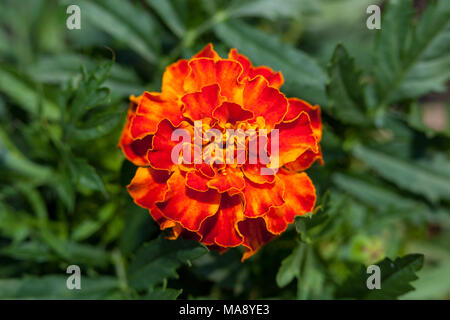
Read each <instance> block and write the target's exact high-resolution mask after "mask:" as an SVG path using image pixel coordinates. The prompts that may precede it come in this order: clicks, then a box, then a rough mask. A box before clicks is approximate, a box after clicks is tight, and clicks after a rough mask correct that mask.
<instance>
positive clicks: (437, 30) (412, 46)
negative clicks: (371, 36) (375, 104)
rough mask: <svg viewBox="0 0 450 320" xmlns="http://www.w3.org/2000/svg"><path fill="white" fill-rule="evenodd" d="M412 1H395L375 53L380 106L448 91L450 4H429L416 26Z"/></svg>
mask: <svg viewBox="0 0 450 320" xmlns="http://www.w3.org/2000/svg"><path fill="white" fill-rule="evenodd" d="M412 3H413V1H411V0H392V1H389V2H388V3H387V8H386V10H385V12H384V13H383V16H382V22H381V30H380V33H379V36H378V39H377V46H376V49H375V60H376V68H375V75H376V81H377V87H378V94H379V100H380V104H381V105H383V104H388V103H391V102H394V101H398V100H401V99H406V98H416V97H420V96H422V95H424V94H426V93H428V92H430V91H443V90H445V88H446V86H445V83H446V81H447V80H448V79H449V78H450V55H449V54H448V53H449V51H450V2H449V1H429V2H428V3H427V6H426V8H425V10H424V12H423V13H422V14H421V16H420V19H419V20H418V22H417V23H415V24H414V22H413V20H414V10H413V6H412Z"/></svg>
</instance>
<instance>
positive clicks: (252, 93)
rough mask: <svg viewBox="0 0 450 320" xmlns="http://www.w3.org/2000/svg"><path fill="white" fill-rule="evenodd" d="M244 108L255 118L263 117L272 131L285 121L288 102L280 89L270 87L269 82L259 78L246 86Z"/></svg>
mask: <svg viewBox="0 0 450 320" xmlns="http://www.w3.org/2000/svg"><path fill="white" fill-rule="evenodd" d="M243 106H244V108H245V109H247V110H250V111H252V112H253V114H254V115H255V117H258V116H261V117H263V118H264V120H265V122H266V127H267V128H268V129H269V131H270V130H271V129H273V127H274V126H275V124H277V123H279V122H281V120H282V119H283V117H284V114H285V113H286V111H287V106H288V102H287V99H286V97H285V96H284V95H283V94H282V93H281V92H280V91H279V90H278V89H275V88H272V87H269V84H268V82H267V80H266V79H264V78H263V77H262V76H258V77H256V78H255V79H253V80H250V81H248V82H247V83H246V84H245V88H244V94H243Z"/></svg>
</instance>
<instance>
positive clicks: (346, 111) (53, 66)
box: [0, 0, 450, 299]
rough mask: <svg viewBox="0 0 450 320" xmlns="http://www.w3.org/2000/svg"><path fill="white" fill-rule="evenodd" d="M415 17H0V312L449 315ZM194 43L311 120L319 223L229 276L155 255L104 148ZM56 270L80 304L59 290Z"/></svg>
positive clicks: (260, 6) (443, 195) (449, 31)
mask: <svg viewBox="0 0 450 320" xmlns="http://www.w3.org/2000/svg"><path fill="white" fill-rule="evenodd" d="M415 2H416V1H412V0H389V1H385V4H386V5H384V6H382V13H381V17H382V22H381V29H380V30H369V29H367V28H366V24H365V20H366V19H367V14H366V8H367V6H368V5H369V4H380V3H381V1H368V0H367V1H366V0H365V1H362V0H336V1H326V0H283V1H272V0H244V1H243V0H233V1H225V0H214V1H209V0H164V1H160V0H158V1H156V0H142V1H122V0H120V1H119V0H114V1H112V0H98V1H89V0H80V1H77V5H79V6H80V8H81V15H82V22H81V23H82V29H81V30H68V29H67V28H66V21H65V19H66V18H67V15H66V14H65V11H66V8H67V6H68V5H69V4H72V2H71V1H66V0H60V1H57V0H52V1H46V0H33V1H13V0H4V1H3V3H2V10H0V18H1V19H0V21H1V22H0V298H1V299H7V298H19V299H177V298H183V299H191V298H192V299H197V298H208V299H210V298H213V299H229V298H233V299H258V298H259V299H265V298H275V299H397V298H400V299H445V298H448V297H449V294H450V277H449V276H448V268H449V265H450V255H449V254H448V252H449V249H450V247H449V243H450V232H449V231H450V210H449V205H450V193H449V190H450V150H449V146H450V134H449V132H450V109H449V107H450V104H449V103H448V81H449V78H450V60H449V59H450V55H449V51H450V47H449V44H450V41H449V40H450V4H449V1H444V0H440V1H427V5H426V7H425V8H424V10H423V11H419V10H418V7H417V6H416V5H415ZM208 42H212V43H213V44H214V47H215V48H216V50H217V51H218V52H219V53H220V54H221V55H222V56H223V57H226V55H227V52H228V50H229V48H237V49H238V51H239V52H241V53H243V54H245V55H247V56H248V57H249V58H250V59H251V61H252V62H253V63H254V65H256V66H258V65H266V66H269V67H271V68H273V69H274V70H276V71H281V72H282V74H283V76H284V79H285V84H284V85H283V87H282V88H281V90H282V92H283V93H285V94H286V96H288V97H299V98H301V99H304V100H306V101H308V102H310V103H313V104H319V105H320V106H321V110H322V121H323V138H322V142H321V146H322V152H323V154H324V159H325V165H324V166H319V165H317V164H315V165H314V166H313V167H312V168H310V169H308V171H307V172H308V175H309V176H310V177H311V178H312V180H313V181H314V185H315V186H316V189H317V194H318V201H317V208H316V210H315V212H314V213H308V214H306V215H304V216H301V217H297V218H296V220H295V224H294V225H291V226H289V228H288V230H287V231H286V232H285V233H283V234H282V235H281V236H279V237H278V238H277V239H275V240H273V241H272V242H271V243H270V244H268V245H266V246H264V247H263V248H262V249H261V250H260V252H258V253H257V254H256V255H255V256H253V257H251V258H250V259H248V260H247V261H246V262H244V263H241V262H240V257H241V254H242V250H240V249H237V248H233V249H230V250H229V251H228V252H227V253H225V254H222V255H221V254H218V253H217V252H213V251H207V250H206V249H205V247H203V246H201V245H199V244H198V243H196V242H192V241H187V240H176V241H171V240H167V239H165V237H164V236H165V234H164V231H160V230H159V227H158V225H157V224H156V223H155V222H154V221H153V219H152V217H151V216H150V215H149V213H148V211H147V210H144V209H142V208H141V207H139V206H137V205H136V204H135V203H134V202H133V201H132V200H131V198H130V197H129V195H128V193H127V190H126V185H127V184H128V183H129V182H130V180H131V179H132V177H133V175H134V173H135V170H136V168H135V166H134V165H132V164H131V163H130V162H128V161H126V160H125V159H124V157H123V155H122V153H121V151H120V150H119V149H118V148H117V141H118V139H119V136H120V132H121V129H122V126H123V124H124V120H125V117H126V112H127V109H128V105H129V102H128V98H129V96H130V95H138V94H141V93H142V92H143V91H144V90H148V91H158V90H160V84H161V76H162V72H163V71H164V69H165V67H166V66H167V65H169V64H170V63H173V62H175V61H176V60H178V59H180V58H189V57H190V56H192V54H194V53H195V52H197V51H198V50H199V49H201V48H202V47H204V45H206V44H207V43H208ZM444 91H447V92H446V93H445V92H444ZM399 257H401V258H399ZM72 264H76V265H79V266H80V268H81V273H82V278H81V285H82V290H68V289H67V288H66V280H67V277H68V274H66V268H67V267H68V266H69V265H72ZM371 264H377V265H379V266H380V268H381V279H382V280H381V288H382V289H381V290H368V289H367V287H366V280H367V277H368V276H369V275H368V274H367V272H366V268H365V267H363V266H368V265H371ZM422 265H423V267H422ZM414 288H415V290H414Z"/></svg>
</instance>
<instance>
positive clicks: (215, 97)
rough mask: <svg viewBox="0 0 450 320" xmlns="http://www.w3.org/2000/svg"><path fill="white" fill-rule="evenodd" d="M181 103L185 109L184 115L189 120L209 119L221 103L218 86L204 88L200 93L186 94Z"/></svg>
mask: <svg viewBox="0 0 450 320" xmlns="http://www.w3.org/2000/svg"><path fill="white" fill-rule="evenodd" d="M181 101H182V102H183V104H184V107H185V110H184V115H185V116H186V117H188V118H190V119H191V120H194V121H195V120H201V119H203V118H211V117H212V113H213V110H214V109H215V108H216V107H218V106H219V105H220V104H221V102H222V98H221V97H220V88H219V85H218V84H212V85H209V86H205V87H203V88H202V89H201V91H198V92H193V93H189V94H186V95H185V96H183V98H182V99H181Z"/></svg>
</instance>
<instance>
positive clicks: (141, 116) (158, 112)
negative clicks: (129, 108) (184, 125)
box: [130, 92, 183, 138]
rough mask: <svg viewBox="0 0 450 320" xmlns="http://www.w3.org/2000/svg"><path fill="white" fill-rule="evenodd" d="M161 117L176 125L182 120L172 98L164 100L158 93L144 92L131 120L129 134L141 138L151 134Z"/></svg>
mask: <svg viewBox="0 0 450 320" xmlns="http://www.w3.org/2000/svg"><path fill="white" fill-rule="evenodd" d="M163 119H167V120H169V121H170V122H171V123H172V124H173V125H174V126H178V125H179V124H180V123H181V121H182V120H183V115H182V113H181V108H180V106H179V105H178V104H177V103H176V102H175V101H174V100H165V99H164V98H163V97H162V95H160V94H154V93H150V92H145V93H144V95H143V96H142V99H141V101H140V103H139V105H138V107H137V109H136V116H135V117H134V118H133V119H132V121H131V128H130V132H131V135H132V136H133V138H142V137H143V136H145V135H147V134H153V133H155V132H156V130H157V128H158V124H159V123H160V122H161V121H162V120H163Z"/></svg>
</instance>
